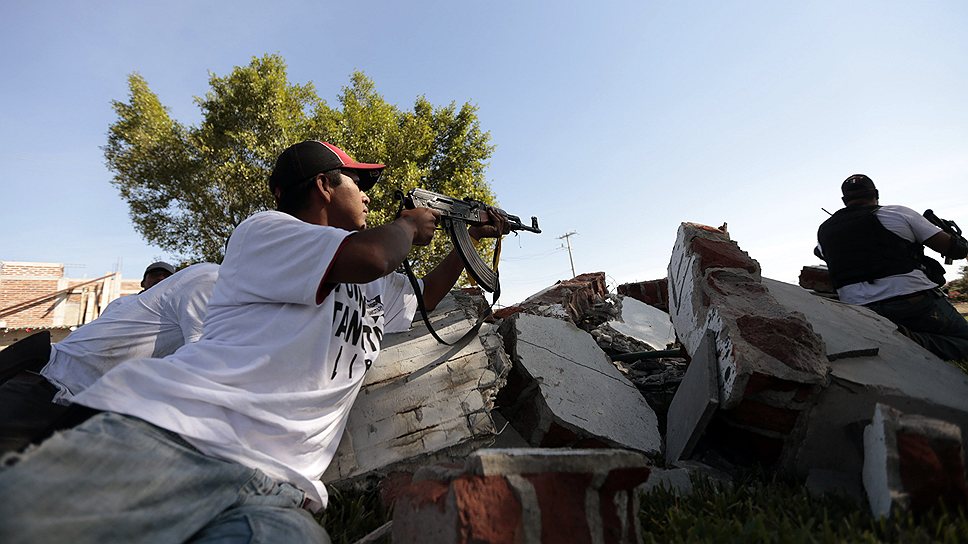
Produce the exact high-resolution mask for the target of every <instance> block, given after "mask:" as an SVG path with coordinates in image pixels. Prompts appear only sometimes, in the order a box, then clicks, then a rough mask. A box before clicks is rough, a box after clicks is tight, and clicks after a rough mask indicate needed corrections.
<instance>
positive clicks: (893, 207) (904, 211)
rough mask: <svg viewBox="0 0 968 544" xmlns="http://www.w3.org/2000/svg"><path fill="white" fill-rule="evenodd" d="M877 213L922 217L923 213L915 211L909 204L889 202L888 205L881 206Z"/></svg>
mask: <svg viewBox="0 0 968 544" xmlns="http://www.w3.org/2000/svg"><path fill="white" fill-rule="evenodd" d="M877 213H878V215H880V214H882V213H893V214H898V215H904V216H916V217H921V214H919V213H918V212H916V211H914V210H913V209H911V208H908V207H907V206H901V205H899V204H888V205H886V206H881V207H879V208H878V209H877Z"/></svg>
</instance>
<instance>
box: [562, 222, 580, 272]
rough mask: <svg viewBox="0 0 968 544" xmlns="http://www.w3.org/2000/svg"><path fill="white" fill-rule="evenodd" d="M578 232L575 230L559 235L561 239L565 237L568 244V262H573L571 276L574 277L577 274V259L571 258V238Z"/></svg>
mask: <svg viewBox="0 0 968 544" xmlns="http://www.w3.org/2000/svg"><path fill="white" fill-rule="evenodd" d="M576 234H578V233H577V232H575V231H571V232H569V233H566V234H562V235H561V236H559V237H558V239H559V240H561V239H562V238H564V240H565V244H567V245H568V262H570V263H571V277H573V278H574V277H575V276H576V275H577V274H575V260H574V259H572V258H571V240H570V238H571V237H572V236H574V235H576Z"/></svg>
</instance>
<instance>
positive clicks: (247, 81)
mask: <svg viewBox="0 0 968 544" xmlns="http://www.w3.org/2000/svg"><path fill="white" fill-rule="evenodd" d="M209 85H210V90H209V91H208V93H206V95H205V96H204V97H196V98H195V102H196V104H197V105H198V107H199V109H200V110H201V114H202V120H201V122H200V124H199V125H198V126H186V125H183V124H181V123H179V122H178V121H175V120H173V119H172V118H171V116H170V115H169V111H168V109H167V108H166V107H165V106H164V105H162V103H161V101H160V100H159V99H158V96H157V95H156V94H155V93H154V92H152V91H151V89H150V88H149V87H148V83H147V82H146V81H145V79H144V78H143V77H142V76H141V75H139V74H137V73H135V74H131V75H130V76H129V78H128V86H129V91H130V94H129V97H128V100H127V102H120V101H115V102H114V103H113V106H114V110H115V112H116V113H117V115H118V119H117V121H116V122H115V123H113V124H112V125H111V126H110V129H109V132H108V141H107V144H106V145H105V147H104V155H105V159H106V161H107V166H108V168H109V169H110V170H111V171H112V172H113V173H114V178H113V180H112V183H113V184H114V185H115V186H116V187H117V188H118V190H119V191H120V193H121V196H122V198H124V199H125V201H127V202H128V206H129V208H130V215H131V219H132V221H133V222H134V225H135V228H136V229H137V230H138V232H139V233H141V235H142V236H144V238H145V239H146V240H147V241H148V242H151V243H153V244H155V245H157V246H159V247H161V248H163V249H165V250H167V251H170V252H172V253H175V254H177V255H180V256H181V257H182V258H183V259H184V260H185V261H203V260H204V261H214V262H220V261H221V259H222V254H223V251H224V247H225V241H226V240H227V239H228V236H229V235H230V234H231V233H232V230H233V229H234V228H235V226H236V225H238V224H239V223H240V222H241V221H243V220H244V219H245V218H246V217H248V216H249V215H252V214H253V213H255V212H257V211H260V210H265V209H272V207H273V205H274V202H273V200H272V196H271V195H270V194H269V190H268V186H267V180H268V178H269V173H270V171H271V169H272V165H273V164H274V162H275V158H276V156H277V155H278V154H279V153H280V152H281V151H282V150H283V149H285V148H286V147H287V146H288V145H290V144H292V143H295V142H298V141H302V140H305V139H321V140H325V141H329V142H332V143H334V144H336V145H338V146H340V147H342V148H343V149H344V150H346V152H347V153H349V154H350V155H351V156H353V157H354V158H355V159H357V160H359V161H363V162H382V163H384V164H386V165H387V168H386V170H385V172H384V177H383V179H382V181H381V182H380V183H379V184H377V185H376V186H375V187H374V188H373V189H372V190H371V191H370V193H369V196H370V199H371V204H370V215H369V218H368V223H370V224H371V225H380V224H383V223H385V222H387V221H390V220H392V219H393V217H394V215H395V213H396V207H397V205H398V204H397V202H396V201H394V199H393V193H394V191H395V190H401V191H403V192H406V191H408V190H410V189H412V188H414V187H423V188H425V189H429V190H431V191H436V192H440V193H444V194H448V195H452V196H455V197H465V196H470V197H474V198H477V199H479V200H482V201H484V202H487V203H490V204H494V195H493V193H492V192H491V189H490V187H489V185H488V184H487V181H486V180H485V177H484V170H485V167H486V165H487V160H488V158H489V157H490V156H491V153H492V151H493V146H492V145H491V144H490V134H489V133H488V132H485V131H482V130H481V127H480V122H479V120H478V118H477V108H476V107H474V106H473V105H471V104H469V103H465V104H463V105H461V106H460V107H458V106H457V105H456V103H454V102H452V103H450V104H448V105H445V106H434V105H433V104H431V103H430V102H429V101H428V100H427V99H426V98H425V97H423V96H420V97H417V99H416V100H415V102H414V105H413V109H412V110H401V109H400V108H398V107H397V106H395V105H393V104H390V103H388V102H387V101H386V100H384V99H383V97H382V96H380V94H379V93H377V91H376V86H375V85H374V83H373V81H372V80H370V79H369V78H368V77H367V76H366V75H364V74H363V73H362V72H354V73H353V74H352V75H351V77H350V82H349V84H348V85H346V86H344V87H343V89H342V93H341V94H340V95H339V98H338V99H339V107H338V108H332V107H330V106H329V105H328V104H326V102H325V101H324V100H322V99H321V98H319V96H318V95H317V94H316V90H315V87H314V86H313V84H312V83H307V84H305V85H298V84H292V83H290V82H289V80H288V76H287V70H286V63H285V61H284V60H283V59H282V57H280V56H278V55H265V56H263V57H256V58H253V59H252V61H251V62H250V63H249V65H248V66H240V67H236V68H235V69H234V70H232V73H231V74H229V75H228V76H224V77H222V76H217V75H214V74H212V75H211V76H210V78H209ZM449 250H450V242H449V240H447V237H446V236H436V237H435V239H434V243H433V245H431V246H430V247H428V248H419V249H417V250H416V251H415V252H414V253H412V254H411V260H412V262H413V263H414V267H415V269H416V270H417V271H418V273H424V272H426V271H427V269H428V268H429V267H430V266H432V265H433V264H435V263H436V262H437V261H438V260H439V259H440V258H441V257H442V256H443V255H445V254H446V252H447V251H449ZM482 253H484V254H485V255H484V256H485V260H487V259H489V258H490V256H489V255H490V250H489V249H486V248H485V250H484V251H482Z"/></svg>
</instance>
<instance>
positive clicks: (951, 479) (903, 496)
mask: <svg viewBox="0 0 968 544" xmlns="http://www.w3.org/2000/svg"><path fill="white" fill-rule="evenodd" d="M863 481H864V489H865V490H866V491H867V497H868V500H869V503H870V507H871V511H872V513H873V514H874V516H876V517H887V516H890V515H891V514H892V512H894V511H895V510H904V511H906V510H909V509H910V510H912V511H914V512H915V513H923V512H925V511H927V510H928V509H930V508H932V507H934V506H935V505H937V504H938V502H943V503H944V504H945V505H946V506H947V507H949V508H950V509H951V510H952V511H957V509H958V508H959V507H962V508H963V507H964V506H965V505H968V482H966V475H965V449H964V447H963V446H962V436H961V429H959V428H958V426H957V425H953V424H951V423H948V422H945V421H941V420H937V419H931V418H925V417H922V416H916V415H904V414H902V413H901V412H900V411H898V410H895V409H893V408H891V407H890V406H887V405H884V404H877V406H876V408H875V409H874V418H873V421H872V422H871V424H870V425H868V426H867V428H866V429H865V430H864V476H863Z"/></svg>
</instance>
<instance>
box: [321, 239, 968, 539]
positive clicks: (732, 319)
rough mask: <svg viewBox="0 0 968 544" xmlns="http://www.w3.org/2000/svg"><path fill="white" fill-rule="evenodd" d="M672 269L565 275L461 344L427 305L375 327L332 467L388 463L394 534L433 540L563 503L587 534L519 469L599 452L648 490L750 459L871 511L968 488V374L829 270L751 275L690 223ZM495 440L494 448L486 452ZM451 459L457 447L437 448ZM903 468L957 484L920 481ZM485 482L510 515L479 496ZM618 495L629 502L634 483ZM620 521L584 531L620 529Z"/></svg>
mask: <svg viewBox="0 0 968 544" xmlns="http://www.w3.org/2000/svg"><path fill="white" fill-rule="evenodd" d="M668 272H669V275H668V279H660V280H652V281H647V282H639V283H630V284H624V285H621V286H619V288H618V293H610V292H609V291H608V289H607V288H606V285H605V274H604V273H602V272H597V273H589V274H582V275H579V276H577V277H575V278H572V279H570V280H563V281H560V282H558V283H556V284H555V285H552V286H550V287H549V288H547V289H544V290H542V291H540V292H538V293H536V294H535V295H533V296H531V297H529V298H528V299H526V300H525V301H523V302H521V303H520V304H517V305H515V306H511V307H506V308H502V309H500V310H499V311H497V312H495V314H494V315H493V316H492V318H491V320H490V321H489V322H488V323H486V324H484V326H483V327H482V328H481V330H480V332H479V334H478V335H477V338H475V339H473V340H472V341H471V342H470V344H468V345H467V346H465V347H463V348H461V349H460V350H459V351H457V352H456V353H454V352H453V351H452V350H451V348H449V347H447V346H443V345H440V344H437V343H436V341H434V340H433V338H432V337H431V336H430V335H429V334H428V333H427V331H426V328H425V327H424V326H423V324H422V323H421V322H420V321H419V320H418V321H416V322H415V323H414V326H413V329H412V330H411V331H410V332H408V333H405V334H400V335H387V337H386V339H385V347H384V350H383V354H382V355H381V357H380V360H379V361H380V364H379V365H376V366H374V367H373V368H371V369H370V370H369V372H368V375H367V377H366V381H365V385H364V388H363V390H362V391H361V393H360V396H359V399H358V401H357V404H356V406H355V407H354V410H353V412H352V413H351V416H350V420H349V423H348V425H347V430H346V433H345V435H344V439H343V442H342V443H341V444H340V447H339V450H338V452H337V456H336V459H335V461H334V463H333V464H332V466H331V467H330V470H329V471H328V472H327V474H326V476H325V478H324V481H328V482H333V483H337V484H344V483H347V482H349V483H352V482H355V481H360V480H361V479H365V478H370V479H372V478H373V477H378V478H382V477H384V476H386V475H387V474H391V473H393V474H394V476H393V477H392V478H384V479H383V482H385V484H386V485H387V486H389V487H390V488H393V489H396V490H397V491H396V492H394V493H391V494H390V495H392V496H393V497H395V498H396V500H398V501H404V502H398V503H397V509H396V513H397V515H396V516H395V519H394V525H393V529H392V531H393V533H394V537H395V538H405V537H406V535H410V536H413V535H415V534H421V535H424V534H426V535H427V536H426V537H425V538H421V539H420V540H422V541H434V542H436V541H439V542H469V541H480V542H492V541H503V540H502V539H503V538H504V537H508V538H511V537H513V538H515V539H517V538H524V539H525V541H553V540H546V538H545V537H546V535H545V532H544V531H546V530H551V529H549V525H548V521H547V520H548V519H557V517H554V516H560V515H562V514H561V512H566V511H567V512H572V514H571V515H576V514H575V512H579V514H581V516H584V517H579V518H575V519H581V520H585V521H582V522H581V523H585V526H584V527H585V528H584V529H581V531H585V533H581V534H586V533H588V534H591V533H595V531H598V529H594V528H592V527H593V525H594V524H593V523H592V522H591V521H588V520H589V519H590V518H588V517H587V516H588V514H587V512H585V513H583V514H582V513H581V512H584V510H581V511H579V510H580V509H579V510H575V509H576V508H578V507H579V506H582V505H584V506H582V508H586V509H587V505H588V504H587V502H581V504H579V502H580V501H578V499H574V501H575V504H571V505H566V504H564V503H562V504H559V503H554V502H549V500H550V499H547V498H545V499H542V498H541V493H544V492H545V491H540V490H538V488H537V487H535V486H534V485H533V483H532V484H528V485H525V484H524V483H522V482H527V481H529V480H528V478H530V476H529V477H524V476H522V474H524V473H523V472H521V470H522V469H521V467H523V466H528V467H531V468H529V469H528V470H532V469H533V470H534V472H533V474H540V475H541V479H547V480H548V481H552V480H554V479H555V478H559V477H562V476H561V474H560V473H562V472H567V470H565V468H563V467H566V466H571V465H569V463H572V462H573V461H574V460H575V459H581V461H580V462H579V465H581V466H586V465H584V464H583V463H586V462H589V460H591V459H597V458H598V457H596V456H601V455H611V453H608V452H612V453H614V454H616V455H619V456H622V455H629V456H635V457H634V458H635V459H636V460H637V461H636V463H639V462H641V464H642V465H643V466H645V465H647V466H649V467H650V468H651V469H652V470H653V475H654V476H653V481H650V482H649V483H647V484H646V485H645V486H644V487H643V489H650V488H655V487H657V486H662V487H667V488H671V489H674V490H676V492H688V491H689V489H690V488H691V475H692V474H702V475H705V476H708V475H711V474H712V475H716V478H715V479H716V480H717V481H720V482H725V481H727V480H728V478H729V476H728V474H729V472H730V471H732V470H734V469H736V468H738V467H745V466H750V465H758V466H764V467H767V468H772V469H773V470H775V471H777V472H778V473H780V474H782V475H784V476H786V477H792V478H797V479H799V480H800V481H802V482H804V483H805V485H806V486H807V488H808V489H809V490H811V492H815V493H841V494H845V495H848V496H851V497H854V498H857V499H859V500H863V499H866V500H867V501H868V502H869V504H870V505H871V508H872V511H874V513H875V514H877V515H886V513H887V512H891V511H893V510H894V509H897V508H920V506H921V505H923V504H927V503H930V502H931V501H934V500H936V499H937V498H939V497H942V498H946V500H948V501H949V503H952V504H955V503H957V501H955V500H954V499H951V497H954V496H957V497H961V495H959V493H962V492H963V491H965V489H968V486H966V485H963V484H964V481H965V474H964V465H965V461H964V451H965V449H966V448H968V442H966V440H968V432H966V428H968V375H966V374H965V373H964V372H962V371H961V370H960V369H957V368H955V367H952V366H950V365H948V364H946V363H944V362H942V361H940V360H939V359H937V358H936V357H934V356H933V355H932V354H931V353H929V352H927V351H926V350H924V349H923V348H921V347H920V346H918V345H917V344H915V343H913V342H912V341H910V340H909V339H907V338H906V337H904V336H903V335H901V334H900V333H899V332H898V331H897V327H896V326H894V325H893V324H892V323H890V322H889V321H887V320H886V319H884V318H882V317H880V316H878V315H876V314H874V313H873V312H871V311H869V310H867V309H865V308H862V307H856V306H850V305H846V304H842V303H840V302H838V301H836V300H835V299H836V295H835V293H832V290H830V288H829V285H827V284H825V283H824V281H825V280H829V277H828V276H827V275H826V270H825V269H824V268H823V267H805V268H804V270H803V272H802V273H801V276H800V283H801V286H797V285H791V284H787V283H782V282H778V281H775V280H771V279H768V278H763V277H762V275H761V272H760V267H759V264H758V263H757V262H756V261H755V260H754V259H753V258H752V257H750V256H749V255H748V254H747V253H746V252H744V251H743V250H742V249H740V247H739V245H738V244H737V243H736V242H734V241H733V240H731V239H730V237H729V234H728V233H726V232H725V231H724V230H721V229H716V228H712V227H708V226H704V225H698V224H693V223H683V224H682V225H681V226H680V228H679V231H678V233H677V238H676V240H675V244H674V246H673V249H672V254H671V259H670V263H669V269H668ZM818 295H819V296H818ZM486 307H487V305H486V303H485V301H484V297H483V296H482V295H481V293H480V292H479V291H473V290H457V291H454V292H453V293H452V294H451V296H449V297H447V299H445V302H444V303H442V304H441V307H440V308H438V309H437V310H436V311H435V312H433V314H432V320H433V323H434V327H435V328H436V329H437V330H438V331H439V332H440V333H441V335H442V336H444V337H445V338H448V339H451V340H454V339H456V338H458V337H460V336H461V335H462V334H463V332H464V331H466V330H467V329H469V328H470V327H471V326H472V325H473V324H474V323H475V322H476V320H477V317H478V315H479V314H480V313H481V312H482V311H484V310H485V309H486ZM898 410H900V412H898ZM865 429H866V431H865ZM905 433H907V434H905ZM912 433H913V434H912ZM902 435H903V436H902ZM910 436H916V437H917V438H916V439H910ZM892 437H893V438H892ZM898 437H902V438H898ZM912 444H914V445H915V446H917V447H913V446H911V445H912ZM493 445H498V446H500V447H501V448H504V449H498V450H486V449H481V448H486V447H488V446H492V447H493ZM509 447H510V448H515V449H506V448H509ZM520 448H527V449H520ZM552 448H553V449H552ZM562 448H568V449H562ZM582 448H585V449H582ZM587 448H595V449H594V450H586V449H587ZM911 451H915V453H914V454H912V453H911ZM521 452H526V453H521ZM925 452H927V453H925ZM575 456H577V457H575ZM622 458H623V459H631V458H626V457H622ZM455 460H461V461H462V462H463V461H464V460H466V463H465V464H464V465H463V466H462V468H461V467H458V468H453V467H452V468H447V469H441V468H439V466H438V465H436V464H435V463H440V462H445V463H446V462H453V461H455ZM575 462H577V461H575ZM959 463H960V465H959ZM499 465H500V466H502V467H504V468H502V469H501V471H498V472H493V473H488V474H485V472H486V470H485V469H484V468H481V467H485V466H489V467H494V466H499ZM428 466H434V467H438V468H433V469H430V468H427V467H428ZM609 466H611V465H609V464H608V463H606V464H605V465H603V467H605V468H601V467H600V471H599V472H596V473H595V474H598V476H595V478H593V480H595V481H599V480H601V479H602V478H605V479H607V478H608V477H609V476H608V471H609V470H611V469H608V468H607V467H609ZM508 467H510V468H508ZM534 467H538V468H534ZM713 467H716V468H713ZM912 467H913V468H912ZM959 467H960V468H959ZM586 468H587V467H586ZM505 469H506V471H505ZM569 470H570V469H569ZM582 470H585V469H582ZM589 470H590V469H589ZM414 471H416V474H419V475H420V476H419V477H418V476H416V475H415V472H414ZM428 471H429V472H428ZM502 471H505V472H502ZM601 471H604V472H601ZM931 471H934V472H931ZM585 472H588V471H587V470H585ZM528 474H532V473H530V472H529V473H528ZM636 474H639V476H640V477H641V478H642V480H644V479H645V478H647V474H648V471H646V472H645V473H642V472H636ZM905 474H918V475H921V476H919V477H923V478H928V479H931V478H934V480H931V481H939V482H940V481H942V480H944V481H948V482H961V483H956V484H951V485H949V487H947V488H945V487H943V486H940V485H936V486H934V487H930V486H927V487H926V486H915V485H912V484H911V482H910V481H909V480H904V479H903V477H904V475H905ZM492 476H493V477H494V478H493V482H492V481H491V480H488V478H491V477H492ZM586 476H587V474H586ZM586 476H582V478H585V477H586ZM637 477H638V476H637ZM567 478H571V476H568V477H567ZM899 478H900V479H899ZM397 480H399V481H402V482H403V483H402V484H391V483H389V482H392V481H397ZM411 480H413V482H411ZM485 481H486V482H485ZM495 482H496V483H495ZM485 483H486V485H485ZM529 485H530V487H528V486H529ZM582 485H585V484H582ZM589 485H590V484H589ZM595 485H599V484H595ZM412 486H416V487H415V488H413V489H417V491H413V489H411V487H412ZM481 486H483V487H481ZM952 486H953V487H952ZM959 486H961V487H959ZM586 487H587V486H586ZM593 487H594V486H593ZM407 489H410V491H406V490H407ZM549 489H550V488H549ZM582 489H584V487H583V488H582ZM595 489H598V488H597V487H595ZM428 490H429V491H428ZM562 492H563V491H562ZM408 493H409V494H408ZM428 493H429V494H428ZM582 493H584V491H582ZM594 493H598V491H595V492H593V495H594ZM609 493H611V491H609ZM623 493H626V491H623ZM966 493H968V492H966ZM481 494H483V495H481ZM482 496H486V498H485V499H482V500H487V501H497V502H495V503H494V504H493V505H491V506H490V507H493V508H495V510H494V511H495V512H502V513H501V514H500V516H507V517H500V516H499V518H495V517H493V516H491V514H489V513H485V512H484V511H483V510H481V509H480V508H479V506H474V505H473V504H472V503H473V501H474V500H477V499H478V498H480V497H482ZM576 496H577V495H576ZM583 496H584V495H583ZM588 496H592V495H588ZM616 496H618V495H616ZM404 497H406V498H404ZM601 497H604V495H600V496H599V498H600V499H601ZM623 497H625V498H622V499H620V501H619V502H621V501H626V502H622V503H621V504H623V505H625V506H628V504H631V503H630V502H628V501H630V500H633V499H631V498H629V497H634V493H632V494H629V493H626V495H623ZM586 498H587V497H586ZM569 500H572V499H566V500H565V502H567V501H569ZM582 500H585V499H582ZM608 500H609V501H611V500H613V499H608ZM615 500H619V499H615ZM959 500H960V499H959ZM623 508H624V506H623ZM569 509H570V510H569ZM559 510H560V511H559ZM538 512H540V514H539V513H538ZM602 515H603V516H604V514H602ZM616 515H618V514H616ZM489 516H490V517H489ZM549 516H553V517H551V518H549ZM609 516H612V514H609ZM618 516H619V518H620V519H625V518H622V517H621V515H618ZM478 517H480V519H478ZM632 518H634V516H632V517H631V518H629V519H625V521H622V522H621V523H619V525H617V526H616V527H619V528H620V529H616V531H618V532H614V531H613V533H609V534H612V536H610V537H607V538H606V539H605V540H601V538H602V537H601V535H599V536H595V537H594V538H592V537H589V538H590V539H589V540H588V541H590V542H592V541H593V542H602V541H615V542H625V541H628V540H625V539H627V538H630V537H629V535H634V534H636V533H635V531H637V529H635V528H634V527H633V525H634V520H632ZM602 519H604V517H603V518H602ZM609 519H612V521H609V522H608V523H612V522H613V521H614V517H611V518H609ZM481 520H485V521H487V523H483V522H482V521H481ZM561 523H565V522H564V521H562V522H561ZM595 523H599V522H595ZM603 523H604V522H603ZM556 524H557V522H556ZM431 525H432V526H433V527H432V528H431V527H430V526H431ZM595 527H597V525H595ZM386 530H389V528H386ZM577 530H578V529H576V531H577ZM415 531H426V532H420V533H417V532H415ZM495 531H497V532H495ZM535 531H537V533H536V532H535ZM589 531H590V532H589ZM630 531H631V532H630ZM549 534H550V533H549ZM596 534H597V533H596ZM602 534H604V533H602ZM435 535H436V536H435ZM535 535H541V536H540V537H539V536H535ZM615 535H618V536H615ZM525 537H527V538H525ZM489 538H493V539H492V540H488V539H489ZM583 538H584V537H583ZM435 539H436V540H435ZM494 539H496V540H494Z"/></svg>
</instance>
